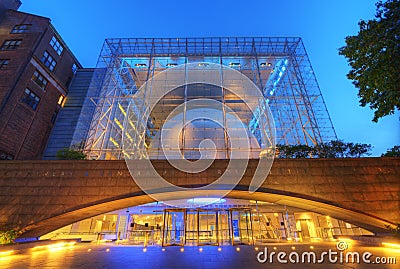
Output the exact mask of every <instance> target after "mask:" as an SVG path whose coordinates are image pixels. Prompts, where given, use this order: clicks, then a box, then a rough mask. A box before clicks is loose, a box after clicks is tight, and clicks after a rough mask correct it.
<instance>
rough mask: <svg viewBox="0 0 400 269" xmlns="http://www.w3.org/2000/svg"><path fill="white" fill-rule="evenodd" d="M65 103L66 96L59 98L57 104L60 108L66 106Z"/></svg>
mask: <svg viewBox="0 0 400 269" xmlns="http://www.w3.org/2000/svg"><path fill="white" fill-rule="evenodd" d="M64 103H65V96H64V95H60V97H59V98H58V102H57V104H58V105H59V106H64Z"/></svg>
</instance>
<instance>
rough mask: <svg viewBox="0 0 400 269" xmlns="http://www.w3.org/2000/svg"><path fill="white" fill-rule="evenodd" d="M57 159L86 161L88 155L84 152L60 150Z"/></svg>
mask: <svg viewBox="0 0 400 269" xmlns="http://www.w3.org/2000/svg"><path fill="white" fill-rule="evenodd" d="M56 156H57V159H59V160H85V159H86V155H85V154H84V153H83V152H80V151H77V150H72V149H67V148H64V149H60V150H59V151H57V155H56Z"/></svg>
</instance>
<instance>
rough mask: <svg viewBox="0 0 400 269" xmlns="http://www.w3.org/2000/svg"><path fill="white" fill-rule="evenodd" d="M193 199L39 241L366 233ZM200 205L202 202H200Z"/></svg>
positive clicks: (83, 224)
mask: <svg viewBox="0 0 400 269" xmlns="http://www.w3.org/2000/svg"><path fill="white" fill-rule="evenodd" d="M210 199H213V198H210V197H208V198H195V199H188V200H181V201H179V202H180V203H181V204H182V207H181V208H174V207H170V206H168V205H166V204H164V203H162V202H155V203H150V204H145V205H140V206H135V207H129V208H125V209H121V210H118V211H114V212H110V213H107V214H105V215H99V216H96V217H93V218H89V219H85V220H82V221H80V222H76V223H73V224H71V225H68V226H65V227H63V228H61V229H58V230H56V231H53V232H51V233H49V234H46V235H44V236H42V237H41V239H67V238H81V239H82V241H98V240H106V241H117V242H119V243H121V244H129V245H144V246H147V245H159V246H184V245H199V246H201V245H218V246H221V245H241V244H245V245H253V244H257V245H260V244H267V243H270V242H293V241H295V242H319V241H330V240H334V239H335V238H336V237H338V236H351V235H372V233H371V232H369V231H367V230H364V229H362V228H360V227H357V226H354V225H352V224H350V223H346V222H344V221H342V220H338V219H334V218H332V217H330V216H324V215H321V214H317V213H314V212H308V211H305V210H302V209H299V208H294V207H288V206H285V205H279V204H274V203H268V202H261V201H253V200H239V199H217V200H215V199H214V200H213V201H214V202H213V203H212V204H208V203H209V202H210ZM204 204H207V205H205V206H204Z"/></svg>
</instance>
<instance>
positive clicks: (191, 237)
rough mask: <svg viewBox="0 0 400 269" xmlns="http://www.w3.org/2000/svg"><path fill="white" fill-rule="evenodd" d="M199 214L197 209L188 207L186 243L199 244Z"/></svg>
mask: <svg viewBox="0 0 400 269" xmlns="http://www.w3.org/2000/svg"><path fill="white" fill-rule="evenodd" d="M198 225H199V222H198V214H197V210H195V209H188V210H187V211H186V228H185V234H186V243H185V244H186V245H189V246H194V245H197V244H198V242H197V241H198Z"/></svg>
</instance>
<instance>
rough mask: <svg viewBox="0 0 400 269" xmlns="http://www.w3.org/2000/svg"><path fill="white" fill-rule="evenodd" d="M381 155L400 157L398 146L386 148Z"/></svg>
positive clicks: (399, 147)
mask: <svg viewBox="0 0 400 269" xmlns="http://www.w3.org/2000/svg"><path fill="white" fill-rule="evenodd" d="M382 157H400V146H394V147H393V148H391V149H388V150H387V151H386V153H384V154H382Z"/></svg>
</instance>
